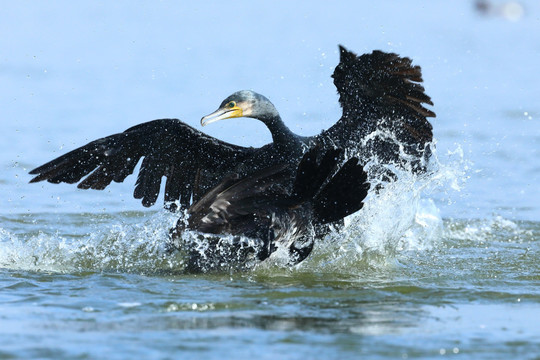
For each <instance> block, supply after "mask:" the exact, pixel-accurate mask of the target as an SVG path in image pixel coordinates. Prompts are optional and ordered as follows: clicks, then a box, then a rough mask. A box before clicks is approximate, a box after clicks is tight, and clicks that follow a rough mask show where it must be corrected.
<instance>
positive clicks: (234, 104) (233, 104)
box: [227, 101, 236, 108]
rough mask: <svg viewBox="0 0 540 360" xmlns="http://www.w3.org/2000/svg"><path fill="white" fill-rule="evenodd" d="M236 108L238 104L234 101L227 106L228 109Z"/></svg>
mask: <svg viewBox="0 0 540 360" xmlns="http://www.w3.org/2000/svg"><path fill="white" fill-rule="evenodd" d="M235 106H236V102H234V101H231V102H229V103H228V104H227V107H228V108H233V107H235Z"/></svg>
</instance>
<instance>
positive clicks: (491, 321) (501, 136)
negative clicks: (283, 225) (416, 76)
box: [0, 0, 540, 359]
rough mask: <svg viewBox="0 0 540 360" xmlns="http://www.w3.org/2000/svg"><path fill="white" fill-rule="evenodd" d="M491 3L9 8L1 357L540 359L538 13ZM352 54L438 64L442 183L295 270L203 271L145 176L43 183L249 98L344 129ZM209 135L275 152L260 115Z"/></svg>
mask: <svg viewBox="0 0 540 360" xmlns="http://www.w3.org/2000/svg"><path fill="white" fill-rule="evenodd" d="M491 3H492V4H493V10H492V11H491V12H490V13H489V14H481V13H479V12H478V11H476V10H475V8H474V6H473V2H471V1H456V2H448V1H447V2H443V1H432V2H421V1H408V2H403V3H400V2H392V1H382V2H367V1H358V2H342V3H337V4H330V3H327V2H322V1H312V2H309V3H307V2H306V3H295V2H285V1H274V2H267V3H258V2H248V1H240V2H234V3H223V2H207V3H201V4H200V3H177V2H170V1H161V2H149V3H144V4H139V3H138V4H136V5H135V4H134V3H132V2H127V1H126V2H114V3H110V2H85V1H79V2H69V1H57V2H53V3H51V2H49V3H46V2H5V3H3V4H2V6H1V9H0V34H2V36H0V81H1V83H2V86H1V87H0V133H1V134H3V141H1V142H0V169H1V171H0V204H1V205H0V335H1V336H0V358H55V359H58V358H127V357H134V356H135V357H145V358H178V357H182V358H201V357H204V358H216V359H217V358H223V357H224V356H225V357H231V358H252V357H254V356H257V357H261V358H275V357H276V356H279V357H281V358H321V357H322V358H340V359H343V358H359V357H372V358H381V359H386V358H431V357H439V356H442V355H444V356H460V357H462V358H475V359H477V358H509V357H515V358H538V357H539V356H540V326H538V325H537V323H538V322H537V321H536V319H537V318H538V317H539V315H540V314H539V311H538V309H539V306H538V305H539V304H540V292H539V291H538V289H539V288H540V287H539V286H540V277H539V274H540V266H539V264H538V258H539V255H540V191H539V186H538V184H539V183H540V162H539V160H538V159H539V158H540V154H539V152H540V123H539V121H540V120H539V119H540V101H539V99H540V98H539V95H538V94H540V72H539V71H538V64H540V3H538V2H536V1H532V0H529V1H521V2H519V4H518V3H515V4H518V5H514V6H518V7H517V8H518V9H521V10H522V13H521V12H519V11H518V12H517V13H511V14H509V13H508V12H506V13H505V11H506V10H507V9H508V7H505V6H508V4H509V3H510V2H505V1H502V0H501V1H495V0H493V1H492V2H491ZM519 6H521V7H519ZM505 9H506V10H505ZM512 14H514V15H512ZM338 44H343V45H345V46H346V47H348V48H349V49H351V50H353V51H355V52H357V53H359V54H360V53H364V52H371V51H372V50H373V49H381V50H384V51H392V52H396V53H399V54H401V55H404V56H409V57H411V58H412V59H413V61H414V63H415V64H418V65H420V66H422V71H423V77H424V85H425V88H426V92H427V93H428V94H429V95H430V96H431V97H432V99H433V101H434V103H435V106H434V111H435V112H436V113H437V118H435V119H433V125H434V134H435V138H436V147H437V151H436V153H435V160H434V161H433V170H434V174H433V175H432V176H431V177H429V178H415V177H410V176H407V175H403V176H402V177H401V178H400V181H398V183H397V184H396V186H395V187H390V188H389V189H387V190H385V191H384V192H383V193H382V194H380V196H378V197H371V198H370V199H369V201H368V203H367V204H366V207H365V208H364V209H363V211H362V212H361V213H359V214H357V215H355V216H353V217H352V218H351V219H350V220H349V226H348V227H347V228H346V231H345V232H344V233H342V234H333V236H332V237H331V238H330V239H327V240H325V242H322V243H321V244H319V245H318V247H317V248H316V249H315V251H314V253H313V254H312V256H310V259H308V261H306V262H305V263H303V264H301V266H299V267H298V268H294V269H282V268H280V267H277V266H272V265H271V264H270V265H267V266H263V267H261V268H258V269H256V270H254V271H252V272H248V273H240V274H222V275H204V276H203V275H199V276H194V275H189V276H188V275H185V274H182V273H181V271H179V270H178V269H181V268H182V259H180V258H178V257H175V256H168V255H167V254H166V253H165V252H164V245H163V239H164V238H165V237H166V234H167V229H168V227H169V226H170V225H171V224H172V223H173V222H174V217H173V216H172V215H170V214H167V213H165V212H164V211H163V210H161V209H160V205H159V201H158V205H155V206H154V207H152V208H150V209H144V208H142V206H141V205H140V203H139V201H138V200H135V199H133V198H132V191H133V185H134V182H135V177H134V176H132V177H129V178H128V179H127V180H126V182H125V183H123V184H112V185H111V186H109V187H108V188H107V189H106V190H105V191H102V192H97V191H89V190H88V191H83V190H78V189H76V188H75V186H73V185H66V184H61V185H52V184H48V183H45V184H43V183H39V184H31V185H30V184H28V181H29V180H30V176H29V175H28V174H27V172H28V171H29V170H30V169H32V168H34V167H36V166H38V165H40V164H42V163H44V162H46V161H48V160H50V159H52V158H54V157H56V156H58V155H61V154H63V153H65V152H67V151H69V150H71V149H73V148H75V147H77V146H80V145H83V144H85V143H86V142H88V141H91V140H94V139H96V138H98V137H102V136H105V135H109V134H112V133H115V132H119V131H123V130H125V129H127V128H128V127H130V126H133V125H135V124H137V123H141V122H144V121H148V120H152V119H156V118H165V117H176V118H180V119H182V120H183V121H185V122H187V123H189V124H191V125H192V126H194V127H196V128H200V125H199V120H200V118H201V117H202V116H203V115H206V114H209V113H210V112H212V111H214V110H215V109H216V108H217V106H218V105H219V104H220V102H221V101H222V99H223V98H225V97H226V96H227V95H229V94H230V93H232V92H234V91H236V90H240V89H253V90H255V91H257V92H260V93H262V94H264V95H266V96H267V97H268V98H269V99H271V100H272V102H273V103H274V104H275V105H276V107H277V109H278V110H279V111H280V113H281V115H282V118H283V119H284V120H285V122H286V123H287V125H288V126H289V127H290V128H291V129H292V130H293V131H295V132H297V133H299V134H303V135H313V134H316V133H318V132H320V131H321V130H322V129H325V128H328V127H329V126H331V125H332V124H333V123H334V122H335V121H337V119H338V118H339V117H340V108H339V104H338V101H337V94H336V90H335V87H334V85H333V83H332V81H331V78H330V75H331V73H332V72H333V69H334V67H335V65H336V64H337V63H338V56H339V54H338V48H337V45H338ZM204 131H205V132H206V133H209V134H210V135H213V136H216V137H219V138H220V139H223V140H226V141H230V142H233V143H236V144H240V145H246V146H261V145H263V144H265V143H267V142H269V141H270V140H271V139H270V135H269V133H268V131H267V129H266V128H265V127H264V126H263V125H262V124H261V123H258V122H257V121H253V120H250V119H235V120H227V121H223V122H218V123H215V124H212V125H211V126H207V127H205V128H204ZM224 354H225V355H224Z"/></svg>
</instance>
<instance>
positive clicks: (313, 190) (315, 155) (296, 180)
mask: <svg viewBox="0 0 540 360" xmlns="http://www.w3.org/2000/svg"><path fill="white" fill-rule="evenodd" d="M291 167H294V166H293V165H291V164H290V163H283V164H278V165H273V166H270V167H267V168H264V169H262V170H259V171H257V172H255V173H254V174H251V175H249V176H247V177H244V178H240V176H239V175H238V174H235V176H230V177H229V178H227V179H224V180H223V181H222V182H221V183H220V184H218V185H217V186H216V187H215V188H213V189H212V190H210V191H209V192H208V193H207V194H206V195H205V196H203V197H202V198H201V199H200V200H199V201H198V202H196V203H195V204H193V205H192V206H191V207H190V208H189V209H188V211H187V215H188V216H187V217H186V219H185V221H179V222H178V224H177V226H176V228H175V229H174V230H173V231H172V240H173V244H174V246H176V247H177V248H178V249H184V250H186V249H188V251H189V257H188V262H187V266H186V269H187V270H189V271H192V272H201V271H202V272H206V271H211V270H221V271H223V270H230V269H235V270H238V269H242V268H246V267H250V266H252V265H254V264H256V263H257V262H259V261H262V260H265V259H267V258H268V257H269V256H270V255H271V254H272V253H274V252H276V251H279V250H281V254H282V256H283V255H285V259H287V261H286V262H287V263H288V264H289V265H293V264H297V263H299V262H301V261H303V260H304V259H305V258H306V257H307V256H308V255H309V254H310V253H311V250H312V249H313V245H314V241H315V239H316V238H317V235H316V234H317V231H316V228H317V227H318V226H321V225H325V224H329V223H333V222H336V221H338V220H341V219H343V218H344V217H345V216H347V215H350V214H352V213H354V212H356V211H358V210H360V209H361V208H362V206H363V200H364V199H365V197H366V196H367V193H368V189H369V184H368V182H367V174H366V173H365V172H364V171H363V168H362V166H361V165H360V164H359V163H358V158H356V157H353V158H351V159H349V160H347V161H346V162H344V160H343V151H342V150H339V149H330V150H323V149H321V148H320V147H314V148H312V149H310V150H309V151H308V152H306V154H305V155H304V156H303V157H302V159H301V161H300V163H299V164H298V167H294V169H296V171H295V175H294V176H293V186H292V187H286V186H283V184H285V183H287V180H288V179H289V178H290V171H289V170H290V168H291ZM186 229H187V230H192V231H196V232H199V233H203V234H206V235H201V239H200V240H201V242H202V243H203V244H204V246H198V245H199V244H198V243H197V242H195V243H193V242H191V243H190V242H186V241H183V240H182V234H183V233H184V232H185V230H186ZM208 234H212V235H208ZM192 235H193V233H192ZM213 235H229V236H226V237H219V236H213Z"/></svg>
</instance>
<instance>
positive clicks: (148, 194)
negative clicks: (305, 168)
mask: <svg viewBox="0 0 540 360" xmlns="http://www.w3.org/2000/svg"><path fill="white" fill-rule="evenodd" d="M339 48H340V62H339V64H338V66H337V67H336V69H335V71H334V74H333V75H332V77H333V78H334V84H335V85H336V88H337V90H338V93H339V102H340V104H341V107H342V109H343V115H342V117H341V119H340V120H339V121H338V122H337V123H336V124H334V125H333V126H332V127H331V128H329V129H328V130H326V131H323V132H322V133H321V134H319V135H317V136H312V137H301V136H298V135H296V134H294V133H292V132H291V131H290V130H289V129H288V128H287V127H286V126H285V125H284V123H283V121H282V120H281V118H280V116H279V114H278V112H277V110H276V109H275V107H274V105H272V103H271V102H270V101H269V100H268V99H267V98H266V97H264V96H262V95H259V94H256V93H254V92H253V91H240V92H237V93H234V94H232V95H231V96H229V97H228V98H227V99H225V100H224V101H223V102H222V104H221V106H220V107H219V109H218V110H217V111H216V112H214V113H213V114H211V115H208V116H205V117H204V118H203V119H202V120H201V123H202V124H203V125H205V124H208V123H210V122H214V121H217V120H221V119H226V118H232V117H242V116H243V117H252V118H255V119H258V120H261V121H262V122H264V123H265V125H266V126H267V127H268V129H269V130H270V132H271V134H272V138H273V142H272V143H270V144H267V145H265V146H263V147H261V148H252V147H242V146H238V145H233V144H229V143H226V142H223V141H221V140H218V139H216V138H214V137H211V136H208V135H205V134H203V133H202V132H200V131H198V130H196V129H194V128H192V127H191V126H189V125H187V124H185V123H183V122H181V121H180V120H176V119H160V120H154V121H150V122H146V123H142V124H139V125H136V126H134V127H131V128H129V129H127V130H126V131H124V132H122V133H118V134H114V135H111V136H107V137H104V138H101V139H98V140H95V141H92V142H90V143H88V144H87V145H84V146H82V147H80V148H78V149H75V150H73V151H71V152H68V153H67V154H65V155H62V156H60V157H58V158H56V159H54V160H52V161H50V162H48V163H46V164H44V165H42V166H39V167H37V168H35V169H34V170H32V171H31V172H30V174H33V175H36V176H35V177H34V178H33V179H32V180H31V181H30V182H38V181H42V180H47V181H49V182H51V183H60V182H66V183H77V182H79V181H80V180H81V179H82V178H83V177H84V176H86V175H88V176H87V177H86V178H85V179H84V180H82V181H81V182H80V183H79V184H78V187H79V188H82V189H89V188H91V189H98V190H102V189H104V188H105V187H106V186H107V185H109V184H110V183H111V181H113V180H114V181H116V182H122V181H124V179H125V178H126V177H127V176H128V175H130V174H131V173H133V171H134V168H135V166H136V165H137V163H138V162H139V160H140V159H141V158H143V161H142V165H141V168H140V171H139V175H138V178H137V182H136V186H135V191H134V197H135V198H137V199H142V203H143V205H144V206H151V205H153V204H154V203H155V202H156V199H157V197H158V195H159V191H160V184H161V179H162V177H163V176H165V177H166V178H167V180H166V185H165V196H164V198H165V202H166V203H171V202H174V201H177V200H179V202H180V206H181V207H182V208H188V207H189V205H190V204H191V203H192V202H196V201H197V200H199V199H200V198H201V197H202V196H203V195H204V194H205V193H206V192H207V191H208V190H210V189H211V188H212V187H214V186H215V185H216V184H217V183H218V182H219V181H220V180H221V179H223V178H224V177H226V176H227V174H230V173H240V174H241V175H242V176H245V175H250V174H253V173H255V172H256V171H258V170H260V169H262V168H263V167H267V166H270V165H276V164H282V163H291V164H296V163H298V161H299V160H300V158H301V156H302V154H303V152H304V151H305V149H306V148H309V147H311V146H314V145H317V144H318V145H319V146H320V147H321V148H324V149H329V148H333V147H339V148H342V149H345V150H347V152H348V153H352V154H353V155H355V156H359V157H360V158H361V159H370V158H373V157H376V158H378V159H379V162H383V163H390V162H392V163H399V164H402V165H405V166H410V168H411V169H413V170H415V171H417V170H422V169H423V168H424V167H425V162H426V159H427V158H428V156H429V148H428V145H429V143H430V142H431V140H432V131H431V130H432V127H431V124H430V123H429V122H428V120H427V119H426V118H427V117H433V116H435V114H434V113H433V112H432V111H430V110H428V109H426V108H424V107H423V103H427V104H432V103H431V100H430V98H429V96H427V95H426V94H424V88H423V87H422V86H421V85H420V84H419V83H420V82H422V77H421V70H420V67H419V66H412V65H411V63H412V61H411V60H410V59H409V58H406V57H400V56H398V55H397V54H393V53H384V52H381V51H373V52H372V53H371V54H365V55H362V56H357V55H355V54H354V53H352V52H350V51H348V50H346V49H345V48H344V47H342V46H340V47H339ZM404 154H405V156H403V155H404ZM289 171H291V170H289ZM293 177H294V172H292V173H291V177H290V179H289V180H288V181H289V182H291V181H292V178H293ZM173 208H174V206H173Z"/></svg>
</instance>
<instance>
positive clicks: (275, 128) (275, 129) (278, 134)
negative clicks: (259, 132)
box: [261, 115, 299, 146]
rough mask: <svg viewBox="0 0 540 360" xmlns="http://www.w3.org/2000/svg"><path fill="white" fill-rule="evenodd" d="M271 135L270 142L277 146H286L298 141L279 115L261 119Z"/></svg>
mask: <svg viewBox="0 0 540 360" xmlns="http://www.w3.org/2000/svg"><path fill="white" fill-rule="evenodd" d="M261 121H262V122H264V124H265V125H266V126H267V127H268V130H270V133H271V134H272V140H273V141H274V144H276V145H277V146H286V145H287V146H288V145H291V144H293V143H296V142H298V141H299V138H298V136H297V135H296V134H295V133H293V132H292V131H291V130H289V128H288V127H287V126H285V124H284V123H283V120H281V117H280V116H279V115H274V116H272V117H269V118H266V119H261Z"/></svg>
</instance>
